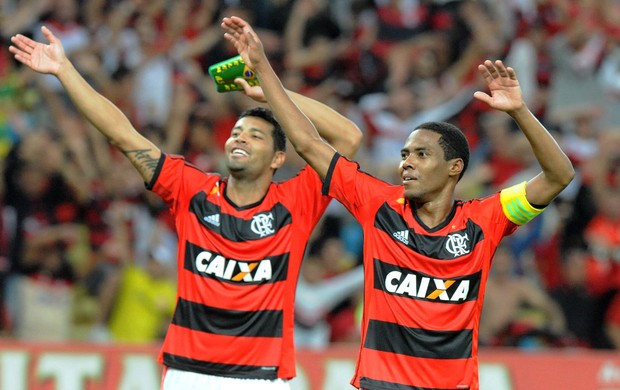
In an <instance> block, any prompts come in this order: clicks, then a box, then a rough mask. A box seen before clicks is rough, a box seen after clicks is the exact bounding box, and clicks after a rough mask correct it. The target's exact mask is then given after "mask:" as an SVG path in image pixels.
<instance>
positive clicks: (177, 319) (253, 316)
mask: <svg viewBox="0 0 620 390" xmlns="http://www.w3.org/2000/svg"><path fill="white" fill-rule="evenodd" d="M282 318H283V317H282V310H257V311H241V310H227V309H221V308H218V307H212V306H207V305H201V304H199V303H195V302H191V301H188V300H185V299H183V298H179V300H178V301H177V307H176V308H175V310H174V315H173V316H172V323H173V324H175V325H178V326H181V327H183V328H188V329H192V330H196V331H200V332H207V333H213V334H218V335H222V336H238V337H239V336H243V337H282V321H283V320H282Z"/></svg>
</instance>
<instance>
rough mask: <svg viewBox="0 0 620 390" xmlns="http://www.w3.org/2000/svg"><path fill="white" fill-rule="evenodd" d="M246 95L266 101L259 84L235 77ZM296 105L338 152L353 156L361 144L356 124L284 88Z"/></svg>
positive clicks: (324, 106)
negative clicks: (252, 84) (251, 83)
mask: <svg viewBox="0 0 620 390" xmlns="http://www.w3.org/2000/svg"><path fill="white" fill-rule="evenodd" d="M235 82H236V83H238V84H240V85H241V86H242V87H243V91H244V93H245V94H246V95H248V96H249V97H251V98H252V99H254V100H256V101H258V102H263V103H265V102H267V100H266V99H265V94H264V92H263V89H262V87H261V86H260V85H255V86H251V85H250V84H248V82H247V81H246V80H245V79H243V78H238V79H235ZM286 92H287V93H288V96H289V97H290V98H291V99H292V100H293V102H294V103H295V104H297V107H299V109H300V110H301V111H302V112H303V113H304V114H306V116H307V117H308V119H310V121H312V123H313V124H314V126H315V127H316V129H317V131H318V132H319V135H320V136H321V137H322V138H323V139H324V140H326V141H327V142H328V143H329V144H330V145H331V146H332V147H333V148H334V149H336V150H337V151H338V153H340V154H342V155H343V156H346V157H348V158H353V157H355V154H356V153H357V151H358V149H359V147H360V146H361V144H362V132H361V130H360V129H359V127H357V125H356V124H355V123H354V122H353V121H351V120H350V119H348V118H347V117H345V116H343V115H341V114H340V113H338V112H337V111H336V110H334V109H332V108H331V107H329V106H327V105H325V104H323V103H321V102H319V101H317V100H314V99H311V98H309V97H307V96H304V95H302V94H299V93H297V92H293V91H289V90H286Z"/></svg>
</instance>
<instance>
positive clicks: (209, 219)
mask: <svg viewBox="0 0 620 390" xmlns="http://www.w3.org/2000/svg"><path fill="white" fill-rule="evenodd" d="M202 219H203V220H204V221H205V222H206V223H210V224H211V225H213V226H220V215H219V214H213V215H207V216H205V217H203V218H202Z"/></svg>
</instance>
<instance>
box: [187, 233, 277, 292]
mask: <svg viewBox="0 0 620 390" xmlns="http://www.w3.org/2000/svg"><path fill="white" fill-rule="evenodd" d="M288 262H289V254H288V253H283V254H281V255H275V256H269V257H266V258H264V259H257V260H236V259H227V258H226V257H224V256H223V255H221V254H220V253H217V252H214V251H209V250H207V249H203V248H201V247H199V246H198V245H194V244H192V243H190V242H186V245H185V263H184V265H183V267H184V268H185V269H186V270H188V271H190V272H192V273H194V274H197V275H201V276H204V277H206V278H210V279H215V280H219V281H222V282H226V283H234V284H267V283H275V282H280V281H283V280H286V277H287V274H288Z"/></svg>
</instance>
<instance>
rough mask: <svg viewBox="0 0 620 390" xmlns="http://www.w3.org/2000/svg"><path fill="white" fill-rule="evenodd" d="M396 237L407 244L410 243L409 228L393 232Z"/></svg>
mask: <svg viewBox="0 0 620 390" xmlns="http://www.w3.org/2000/svg"><path fill="white" fill-rule="evenodd" d="M392 235H393V236H394V238H395V239H397V240H398V241H400V242H402V243H403V244H405V245H409V230H401V231H398V232H394V233H392Z"/></svg>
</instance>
